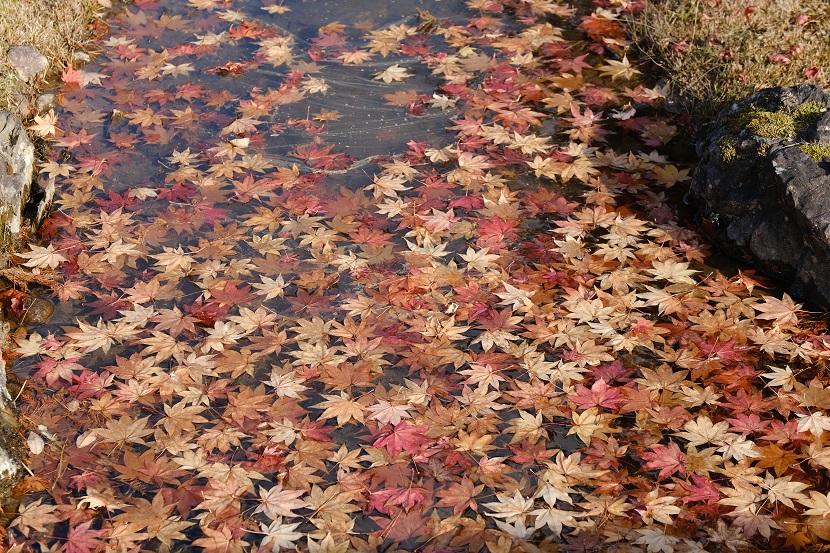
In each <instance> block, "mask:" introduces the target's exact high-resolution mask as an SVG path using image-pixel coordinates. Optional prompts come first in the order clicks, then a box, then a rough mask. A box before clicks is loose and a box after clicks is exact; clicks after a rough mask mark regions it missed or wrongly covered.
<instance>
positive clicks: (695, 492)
mask: <svg viewBox="0 0 830 553" xmlns="http://www.w3.org/2000/svg"><path fill="white" fill-rule="evenodd" d="M691 476H692V482H694V484H687V483H686V482H680V486H681V487H682V488H683V489H684V490H686V491H687V492H689V495H687V496H686V497H684V498H683V503H689V502H691V501H703V502H705V503H715V502H717V501H718V499H720V492H719V491H718V489H717V488H716V487H715V485H714V484H712V481H711V480H709V479H708V478H706V477H705V476H700V475H697V474H692V475H691Z"/></svg>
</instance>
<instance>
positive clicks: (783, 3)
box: [630, 0, 830, 118]
mask: <svg viewBox="0 0 830 553" xmlns="http://www.w3.org/2000/svg"><path fill="white" fill-rule="evenodd" d="M827 8H828V5H827V2H826V0H760V1H759V0H652V1H651V2H650V3H649V4H648V5H647V6H646V8H645V10H644V11H643V12H642V13H640V14H639V15H638V16H636V17H634V18H632V19H631V20H630V28H631V31H632V34H633V38H634V40H635V42H636V43H637V44H638V46H639V47H640V49H641V51H642V53H643V54H644V55H645V57H647V58H649V59H650V60H651V61H653V62H654V63H655V64H656V65H657V66H658V67H660V68H662V70H663V71H664V73H665V76H666V77H667V78H668V79H669V82H670V84H671V86H672V89H673V91H674V92H676V93H678V94H679V95H680V96H681V97H682V98H684V99H685V100H686V101H687V102H688V104H689V106H688V107H689V109H690V110H692V111H693V113H695V114H697V115H701V116H702V117H703V118H706V117H709V116H711V115H713V114H714V113H716V112H717V110H718V109H719V108H720V107H722V106H723V105H724V104H725V103H726V102H731V101H733V100H735V99H738V98H741V97H744V96H746V95H747V94H749V93H751V92H753V91H755V90H758V89H761V88H766V87H771V86H789V85H794V84H798V83H804V82H808V83H814V84H818V85H822V86H827V85H828V82H830V47H828V45H829V44H830V13H828V9H827ZM811 68H814V69H811ZM815 69H818V74H817V75H813V74H812V71H814V70H815Z"/></svg>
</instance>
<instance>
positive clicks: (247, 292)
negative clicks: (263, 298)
mask: <svg viewBox="0 0 830 553" xmlns="http://www.w3.org/2000/svg"><path fill="white" fill-rule="evenodd" d="M210 295H211V296H213V299H215V300H216V301H218V302H219V304H220V305H229V306H233V305H244V304H246V303H251V301H252V300H253V299H254V298H256V295H255V294H251V287H250V286H241V287H239V286H237V285H236V283H234V282H233V281H230V280H229V281H227V282H225V285H224V286H223V287H222V288H218V287H217V288H211V289H210Z"/></svg>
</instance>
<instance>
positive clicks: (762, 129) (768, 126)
mask: <svg viewBox="0 0 830 553" xmlns="http://www.w3.org/2000/svg"><path fill="white" fill-rule="evenodd" d="M746 128H748V129H749V130H750V131H752V133H753V134H757V135H758V136H763V137H764V138H794V137H795V133H796V125H795V119H794V118H793V116H792V115H790V114H789V113H787V112H785V111H763V110H758V111H756V112H755V116H754V117H753V118H752V120H751V121H750V122H749V123H748V124H747V126H746Z"/></svg>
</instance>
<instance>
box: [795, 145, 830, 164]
mask: <svg viewBox="0 0 830 553" xmlns="http://www.w3.org/2000/svg"><path fill="white" fill-rule="evenodd" d="M799 149H800V150H801V151H802V152H804V153H805V154H807V155H808V156H810V157H811V158H813V159H814V160H816V161H821V160H822V159H824V158H826V157H830V144H828V143H824V144H822V143H820V142H808V143H806V144H802V145H801V146H799Z"/></svg>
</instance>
